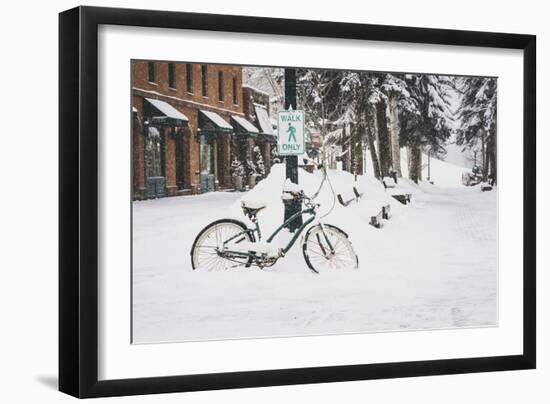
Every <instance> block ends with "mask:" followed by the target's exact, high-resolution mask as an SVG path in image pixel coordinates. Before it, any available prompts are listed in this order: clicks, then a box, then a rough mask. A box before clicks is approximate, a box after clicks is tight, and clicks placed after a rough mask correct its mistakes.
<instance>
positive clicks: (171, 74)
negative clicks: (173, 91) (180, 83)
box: [168, 63, 176, 88]
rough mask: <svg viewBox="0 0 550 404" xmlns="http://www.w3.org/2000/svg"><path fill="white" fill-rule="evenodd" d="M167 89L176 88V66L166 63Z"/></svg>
mask: <svg viewBox="0 0 550 404" xmlns="http://www.w3.org/2000/svg"><path fill="white" fill-rule="evenodd" d="M168 87H170V88H176V65H175V64H174V63H168Z"/></svg>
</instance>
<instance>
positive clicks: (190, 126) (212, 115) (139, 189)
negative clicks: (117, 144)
mask: <svg viewBox="0 0 550 404" xmlns="http://www.w3.org/2000/svg"><path fill="white" fill-rule="evenodd" d="M244 94H245V91H244V89H243V85H242V68H241V67H240V66H230V65H213V64H193V63H176V62H156V61H132V120H133V122H132V144H133V198H134V199H138V200H139V199H146V198H151V197H160V196H174V195H186V194H197V193H204V192H210V191H215V190H223V189H230V188H231V187H232V179H231V162H232V161H233V159H234V158H236V157H239V154H240V152H239V150H240V145H241V144H246V145H247V150H250V153H252V150H253V148H254V146H255V145H256V142H257V143H258V144H262V142H263V143H266V144H267V141H272V140H273V139H272V138H271V137H270V134H269V133H268V134H265V133H264V131H263V130H262V129H261V128H260V127H259V126H257V125H256V124H255V123H254V122H258V120H257V116H256V115H255V114H250V110H249V106H246V108H247V109H246V113H245V104H249V103H250V97H251V94H250V93H246V96H244ZM256 98H257V96H256V95H252V99H256ZM243 100H244V101H246V102H244V101H243ZM264 101H265V100H264ZM253 102H254V101H253ZM266 105H267V106H269V96H268V98H267V102H266ZM271 131H272V128H271ZM271 136H272V134H271ZM267 154H270V153H267V148H266V156H267ZM265 160H267V159H265Z"/></svg>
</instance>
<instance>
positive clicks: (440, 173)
mask: <svg viewBox="0 0 550 404" xmlns="http://www.w3.org/2000/svg"><path fill="white" fill-rule="evenodd" d="M467 171H470V170H469V169H468V168H466V167H461V166H458V165H456V164H453V163H449V162H446V161H442V160H439V159H436V158H434V157H430V181H433V183H434V185H437V186H439V187H444V188H461V187H463V185H462V173H464V172H467ZM401 173H402V174H403V177H404V178H408V176H409V168H408V160H407V149H406V148H402V149H401ZM427 178H428V156H427V155H426V154H423V155H422V179H423V181H424V182H427Z"/></svg>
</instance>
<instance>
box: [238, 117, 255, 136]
mask: <svg viewBox="0 0 550 404" xmlns="http://www.w3.org/2000/svg"><path fill="white" fill-rule="evenodd" d="M231 125H233V128H234V129H235V133H237V134H243V135H248V136H258V133H260V131H259V129H258V128H256V127H255V126H254V125H252V123H250V122H249V121H248V120H246V119H245V118H243V117H242V116H238V115H232V116H231Z"/></svg>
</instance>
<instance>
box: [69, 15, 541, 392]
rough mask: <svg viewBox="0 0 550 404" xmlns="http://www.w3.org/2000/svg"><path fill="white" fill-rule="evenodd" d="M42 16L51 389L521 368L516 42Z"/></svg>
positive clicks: (243, 22) (522, 138)
mask: <svg viewBox="0 0 550 404" xmlns="http://www.w3.org/2000/svg"><path fill="white" fill-rule="evenodd" d="M59 27H60V31H59V32H60V36H59V38H60V45H59V46H60V52H59V55H60V59H59V79H60V94H59V96H60V97H59V98H60V105H59V124H60V131H59V147H60V255H59V260H60V266H59V286H60V287H59V291H60V295H59V299H60V302H59V310H60V321H59V388H60V390H61V391H63V392H65V393H68V394H70V395H73V396H76V397H81V398H85V397H103V396H118V395H134V394H150V393H167V392H184V391H196V390H212V389H226V388H242V387H260V386H274V385H289V384H301V383H324V382H335V381H349V380H364V379H379V378H396V377H410V376H426V375H441V374H457V373H469V372H487V371H501V370H519V369H533V368H535V364H536V360H535V358H536V339H535V335H536V332H535V328H536V327H535V318H536V305H535V302H536V294H535V293H536V290H535V257H536V242H535V238H536V231H535V229H536V219H535V195H536V187H535V184H536V172H535V143H536V140H535V135H536V133H535V127H536V125H535V119H536V114H535V100H536V85H535V66H536V63H535V60H536V39H535V36H532V35H520V34H503V33H487V32H470V31H453V30H440V29H424V28H409V27H395V26H377V25H364V24H349V23H338V22H322V21H301V20H286V19H272V18H260V17H244V16H225V15H211V14H195V13H180V12H165V11H151V10H125V9H107V8H94V7H78V8H75V9H72V10H68V11H65V12H63V13H61V14H60V19H59Z"/></svg>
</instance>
